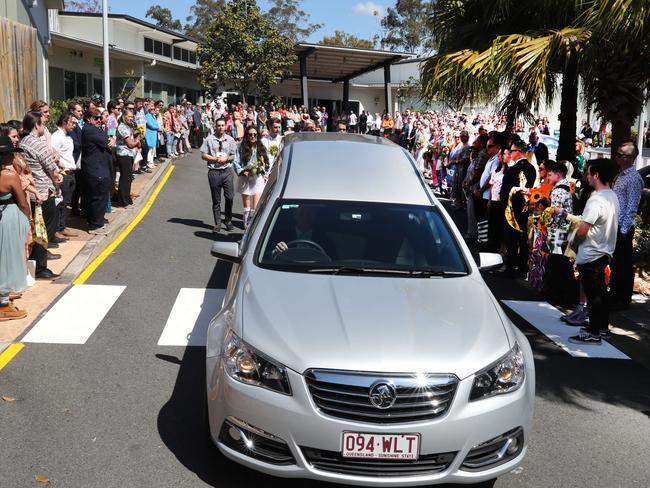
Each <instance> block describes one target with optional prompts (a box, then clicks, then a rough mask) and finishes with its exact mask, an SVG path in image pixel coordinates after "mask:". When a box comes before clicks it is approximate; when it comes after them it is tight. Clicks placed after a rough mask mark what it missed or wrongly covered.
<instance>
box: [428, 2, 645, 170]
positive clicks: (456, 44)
mask: <svg viewBox="0 0 650 488" xmlns="http://www.w3.org/2000/svg"><path fill="white" fill-rule="evenodd" d="M476 3H477V2H475V1H473V0H442V1H441V2H439V7H440V8H441V9H445V10H444V11H441V10H437V11H436V15H434V17H433V18H432V20H433V21H434V22H437V23H439V24H440V25H441V26H442V29H441V31H439V32H440V36H441V37H440V41H441V42H440V43H439V52H438V54H437V55H435V56H433V57H431V58H430V59H428V60H427V61H426V62H425V63H424V65H423V68H422V73H421V75H422V86H423V90H424V95H425V96H426V97H431V96H434V95H438V96H442V97H443V98H451V99H455V100H458V99H459V98H460V97H461V96H464V97H465V99H467V100H468V101H473V100H480V101H485V100H490V99H491V100H494V99H495V97H496V94H497V93H498V89H497V90H495V86H502V87H505V88H506V89H507V92H508V95H507V96H506V97H505V98H504V100H502V102H501V106H500V108H501V111H502V112H504V113H507V114H508V116H509V119H512V118H513V117H517V116H520V115H522V112H523V113H524V114H525V112H526V110H527V109H529V108H530V107H532V106H533V105H534V104H538V103H539V101H540V99H541V98H542V97H544V98H545V99H546V101H547V102H551V101H552V100H553V99H554V97H555V96H556V94H557V83H558V75H561V76H562V86H561V92H560V96H561V106H560V110H561V113H560V123H561V124H560V143H559V147H558V155H557V157H558V159H569V160H572V159H573V157H574V147H575V135H576V132H577V131H576V129H577V127H576V126H577V124H576V115H577V97H578V80H579V78H580V76H582V79H583V85H584V92H585V95H586V98H587V101H588V103H589V104H590V105H593V106H594V108H595V109H596V112H597V113H599V114H600V115H601V116H603V117H604V118H606V119H607V120H611V121H612V134H613V144H612V146H613V149H612V151H615V149H616V147H617V145H618V143H619V142H622V141H624V140H629V138H630V131H631V126H632V124H633V122H634V119H635V118H636V116H637V115H638V114H639V112H640V110H641V108H642V107H643V103H644V101H645V98H646V94H647V93H648V88H650V6H649V5H648V2H647V0H591V1H589V2H587V1H585V0H574V1H566V0H557V1H554V0H543V1H539V2H535V10H534V12H531V11H526V9H527V8H528V7H529V5H528V3H527V2H526V4H527V5H524V6H522V5H518V4H517V2H515V1H511V0H488V1H486V2H480V3H481V4H483V9H482V10H481V11H480V12H479V10H477V7H476ZM522 3H523V2H522ZM450 5H452V8H448V7H449V6H450ZM464 7H466V8H464ZM522 9H523V11H522ZM522 18H523V19H526V20H525V22H524V23H525V25H522V22H521V21H519V19H522ZM504 26H505V29H506V30H507V29H508V28H509V29H510V31H511V32H510V33H501V34H498V32H499V30H502V31H503V30H504ZM472 36H475V37H472ZM488 38H491V42H490V43H489V45H488V46H487V47H485V44H486V39H488Z"/></svg>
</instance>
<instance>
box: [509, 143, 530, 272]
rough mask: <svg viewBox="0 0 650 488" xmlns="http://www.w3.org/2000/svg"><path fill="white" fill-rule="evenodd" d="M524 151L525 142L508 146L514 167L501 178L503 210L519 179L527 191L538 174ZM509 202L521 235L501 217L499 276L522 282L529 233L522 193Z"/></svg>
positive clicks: (518, 183)
mask: <svg viewBox="0 0 650 488" xmlns="http://www.w3.org/2000/svg"><path fill="white" fill-rule="evenodd" d="M525 150H526V144H525V143H524V141H521V140H519V141H514V142H513V143H512V144H511V145H510V154H512V159H511V161H515V163H514V164H513V165H512V166H510V167H508V168H507V169H506V173H505V175H504V176H503V183H502V185H501V193H500V199H501V202H502V203H503V208H506V206H507V205H508V198H509V196H510V191H511V190H512V189H513V188H515V187H519V186H520V185H521V181H522V179H524V178H525V184H524V186H525V187H526V188H532V187H533V185H534V184H535V178H536V177H537V173H536V171H535V167H534V166H533V165H532V164H530V162H529V161H528V160H527V159H526V157H525V155H524V151H525ZM522 177H523V178H522ZM511 202H512V210H513V214H514V220H515V221H516V223H517V224H518V225H519V228H520V229H521V231H518V230H516V229H514V228H513V227H512V225H510V224H509V223H508V222H507V221H506V218H505V215H504V237H505V242H506V269H505V271H503V272H502V273H500V274H501V276H503V277H505V278H514V277H515V274H516V275H517V276H519V277H520V278H525V277H526V275H527V274H528V242H527V237H528V232H527V230H526V227H527V223H528V216H527V214H526V212H524V210H523V209H524V206H525V205H526V200H525V197H524V195H523V194H522V193H521V192H517V193H515V194H514V195H513V196H512V200H511Z"/></svg>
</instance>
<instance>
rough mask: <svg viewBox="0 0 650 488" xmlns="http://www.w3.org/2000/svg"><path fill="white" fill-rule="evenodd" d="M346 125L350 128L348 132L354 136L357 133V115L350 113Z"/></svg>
mask: <svg viewBox="0 0 650 488" xmlns="http://www.w3.org/2000/svg"><path fill="white" fill-rule="evenodd" d="M348 125H349V126H350V132H352V133H353V134H356V132H357V114H355V113H354V112H353V111H351V112H350V118H349V119H348Z"/></svg>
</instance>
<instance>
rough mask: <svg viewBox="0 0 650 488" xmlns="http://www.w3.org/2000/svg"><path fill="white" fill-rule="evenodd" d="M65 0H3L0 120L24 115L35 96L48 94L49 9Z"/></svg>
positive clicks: (0, 6) (0, 1) (0, 4)
mask: <svg viewBox="0 0 650 488" xmlns="http://www.w3.org/2000/svg"><path fill="white" fill-rule="evenodd" d="M62 8H63V0H0V55H1V56H0V57H1V59H2V62H3V64H4V66H3V68H2V72H1V73H0V86H1V87H2V88H1V89H0V120H3V121H4V120H8V119H12V118H17V117H22V114H23V113H24V112H25V110H26V108H27V106H28V105H29V104H30V103H31V102H33V101H34V100H36V99H46V100H47V98H48V80H47V75H48V49H49V45H50V31H49V27H48V21H47V16H48V9H62Z"/></svg>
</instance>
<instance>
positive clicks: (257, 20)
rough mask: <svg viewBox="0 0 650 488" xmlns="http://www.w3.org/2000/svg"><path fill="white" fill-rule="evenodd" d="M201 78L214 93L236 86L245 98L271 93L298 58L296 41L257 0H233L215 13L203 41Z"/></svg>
mask: <svg viewBox="0 0 650 488" xmlns="http://www.w3.org/2000/svg"><path fill="white" fill-rule="evenodd" d="M197 54H198V61H199V63H200V64H201V70H200V71H199V81H200V82H201V84H202V85H203V86H204V87H205V88H206V89H208V90H210V91H211V92H212V93H213V94H214V93H216V92H219V91H223V90H225V89H226V88H228V87H233V88H234V89H235V90H237V91H239V92H240V95H241V96H242V98H244V99H245V97H246V95H247V94H249V93H250V91H251V89H252V88H253V87H257V89H258V91H259V92H260V94H262V95H267V94H268V93H269V92H270V89H271V87H272V86H273V85H274V84H276V83H277V82H278V81H279V80H280V78H282V77H283V76H286V75H287V74H288V70H289V67H290V66H291V65H292V64H294V63H295V62H296V56H295V54H294V52H293V43H292V42H291V40H290V39H288V38H287V37H286V36H284V35H282V34H281V33H280V32H279V31H278V29H276V28H275V27H274V26H273V24H272V22H271V20H270V19H269V18H268V17H266V16H264V15H262V13H261V12H260V8H259V7H258V5H257V2H256V1H255V0H230V1H229V2H227V3H226V4H225V5H224V7H223V8H222V9H221V10H220V11H219V12H217V14H216V15H215V16H214V17H212V19H211V22H210V25H209V27H208V29H207V31H206V33H205V40H204V42H202V43H201V44H200V45H199V49H198V52H197Z"/></svg>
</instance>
